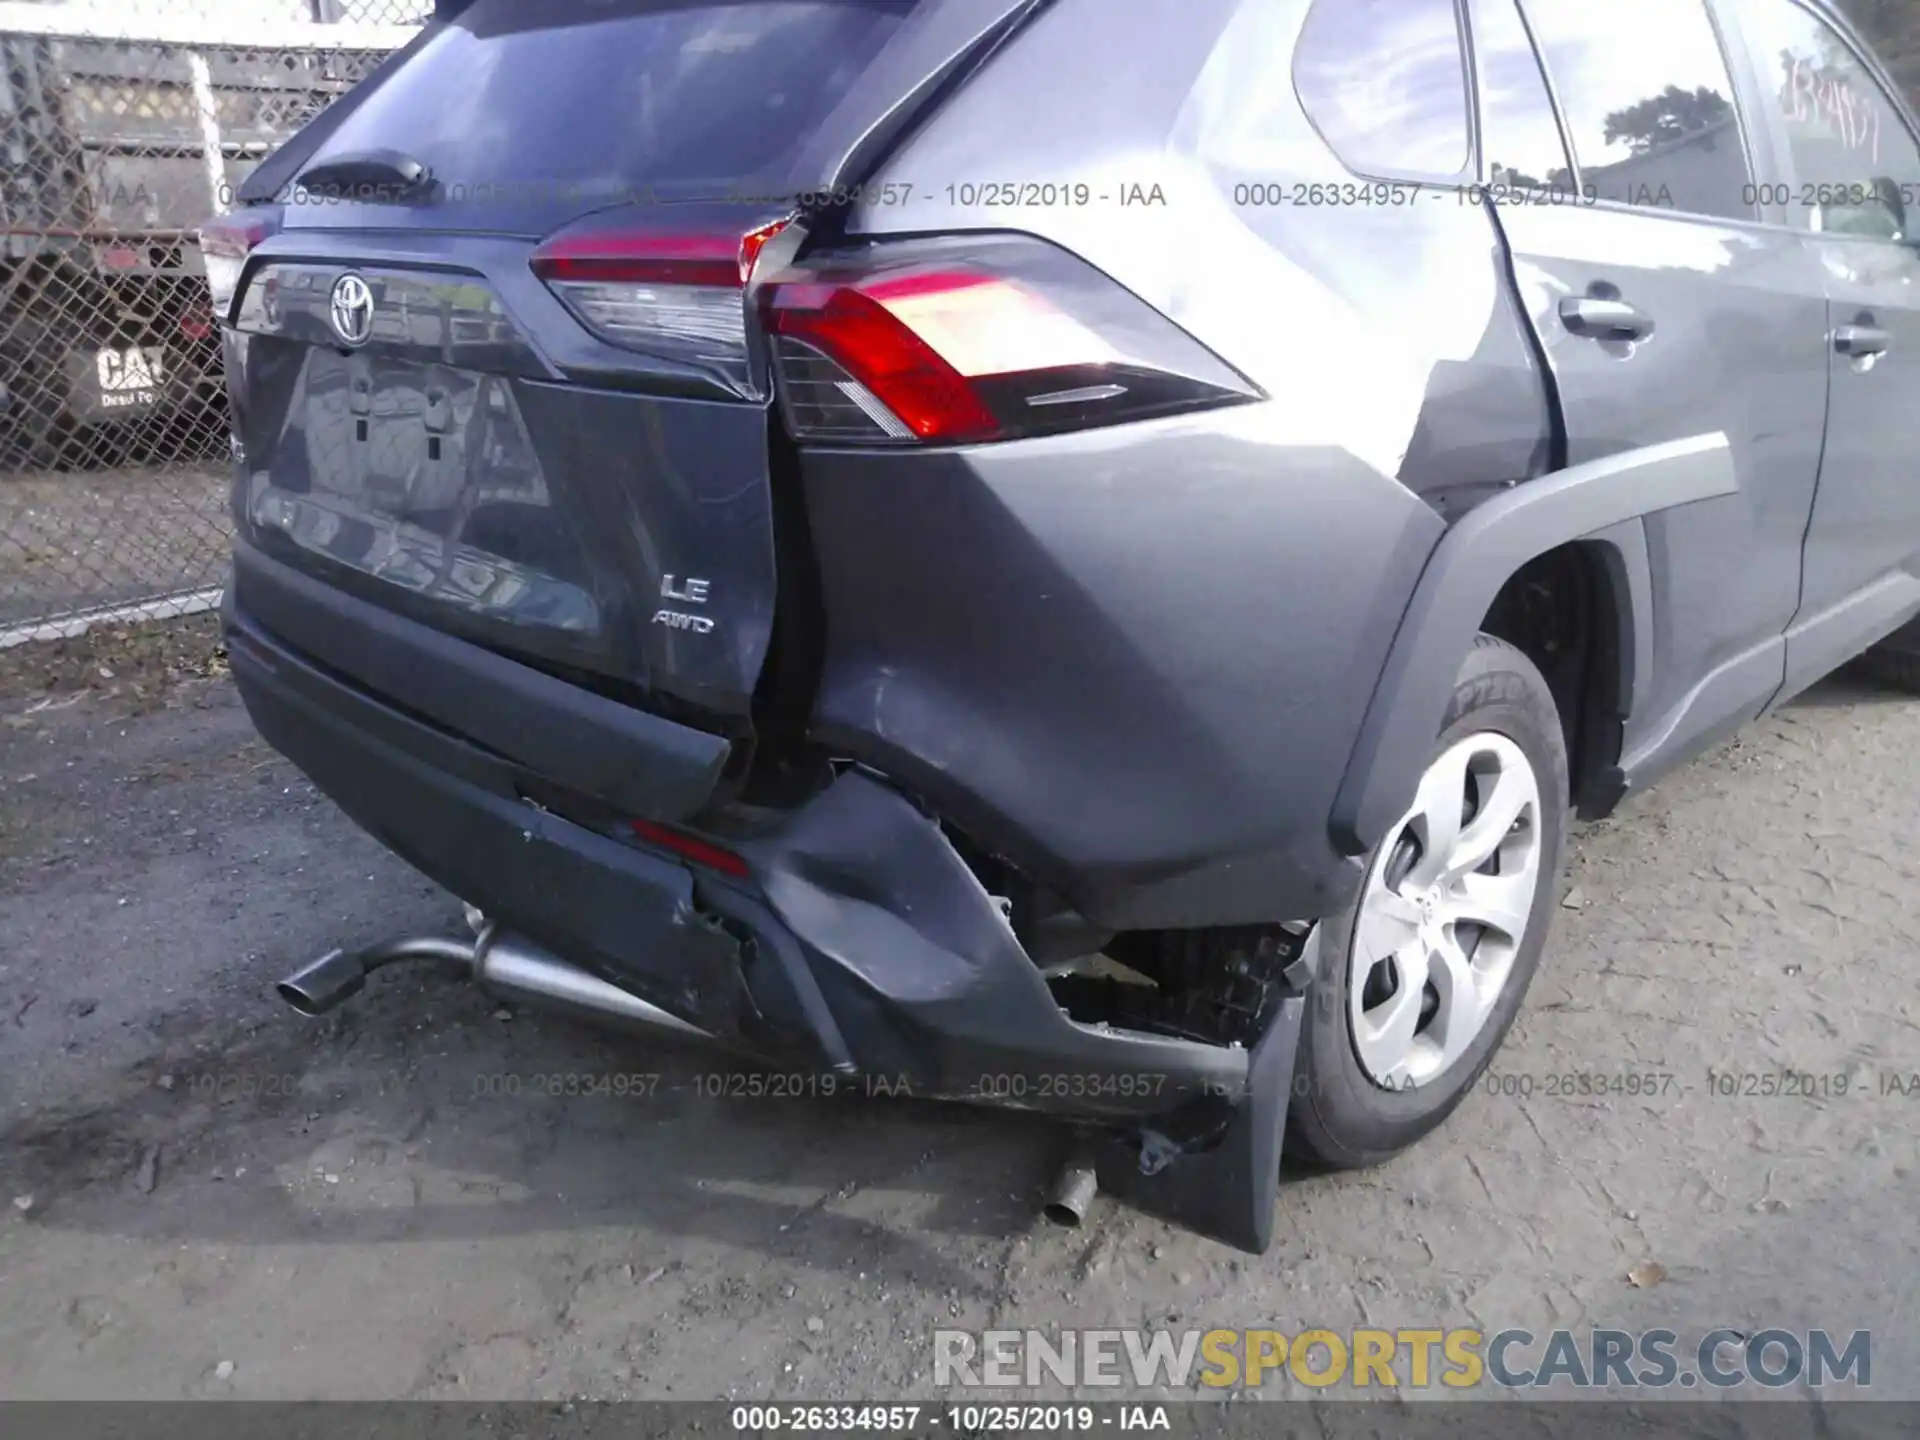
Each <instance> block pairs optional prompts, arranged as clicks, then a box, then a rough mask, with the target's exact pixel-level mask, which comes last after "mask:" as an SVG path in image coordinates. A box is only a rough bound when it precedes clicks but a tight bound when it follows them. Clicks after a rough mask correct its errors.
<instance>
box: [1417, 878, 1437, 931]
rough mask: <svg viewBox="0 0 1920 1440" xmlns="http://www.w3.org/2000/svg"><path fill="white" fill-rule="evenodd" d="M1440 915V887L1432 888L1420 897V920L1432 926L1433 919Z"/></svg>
mask: <svg viewBox="0 0 1920 1440" xmlns="http://www.w3.org/2000/svg"><path fill="white" fill-rule="evenodd" d="M1439 913H1440V887H1439V886H1438V885H1436V886H1434V887H1433V888H1432V889H1431V890H1429V891H1427V893H1426V894H1424V895H1422V896H1421V897H1420V918H1421V920H1423V921H1424V922H1426V923H1427V924H1429V925H1431V924H1433V920H1434V917H1435V916H1436V915H1438V914H1439Z"/></svg>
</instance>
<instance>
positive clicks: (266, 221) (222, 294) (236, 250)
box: [200, 211, 277, 320]
mask: <svg viewBox="0 0 1920 1440" xmlns="http://www.w3.org/2000/svg"><path fill="white" fill-rule="evenodd" d="M276 228H277V226H276V225H275V223H274V221H273V220H272V219H271V218H269V217H268V216H265V215H249V214H247V213H246V212H244V211H242V212H240V213H238V214H234V215H224V216H222V217H220V218H219V219H218V220H209V221H208V222H207V223H206V224H205V225H202V226H201V227H200V254H201V257H202V258H203V259H204V260H205V262H206V267H207V289H208V290H210V291H211V292H212V295H213V314H214V318H215V319H217V320H226V319H228V318H229V317H230V316H231V315H232V314H233V298H234V296H235V295H236V294H237V293H238V292H239V289H240V275H241V272H243V271H244V270H245V269H246V268H247V257H248V256H249V255H251V254H252V253H253V252H254V250H255V249H256V248H257V247H258V246H259V245H260V244H261V243H262V242H263V241H265V240H266V239H267V238H268V237H269V236H270V235H272V234H273V233H274V231H275V229H276Z"/></svg>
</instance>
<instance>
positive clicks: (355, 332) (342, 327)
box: [329, 275, 373, 345]
mask: <svg viewBox="0 0 1920 1440" xmlns="http://www.w3.org/2000/svg"><path fill="white" fill-rule="evenodd" d="M329 308H330V309H331V311H332V314H333V333H334V334H336V335H338V336H339V337H340V339H341V340H342V341H343V342H344V343H346V344H348V345H364V344H366V343H367V340H368V339H369V338H370V337H371V336H372V334H373V290H372V288H371V287H369V286H368V284H367V282H366V281H365V280H362V279H361V278H360V277H359V276H358V275H342V276H341V277H340V278H339V279H338V280H336V281H335V282H334V284H333V301H332V304H331V306H330V307H329Z"/></svg>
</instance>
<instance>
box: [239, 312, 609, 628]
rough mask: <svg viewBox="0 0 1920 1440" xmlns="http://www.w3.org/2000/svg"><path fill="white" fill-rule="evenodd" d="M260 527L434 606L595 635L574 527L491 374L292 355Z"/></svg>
mask: <svg viewBox="0 0 1920 1440" xmlns="http://www.w3.org/2000/svg"><path fill="white" fill-rule="evenodd" d="M248 518H249V519H250V520H251V522H252V523H253V524H254V525H255V526H256V527H258V528H259V529H260V530H261V531H262V532H277V533H278V534H280V535H283V536H285V537H286V538H287V539H288V540H290V541H291V542H292V543H293V544H295V545H297V546H299V547H300V548H302V549H305V550H307V551H310V552H312V553H314V554H317V555H320V556H323V557H324V558H326V559H327V560H330V561H332V562H334V563H336V564H339V565H345V566H348V567H350V568H352V569H354V570H357V571H360V572H361V573H363V574H365V575H368V576H371V577H373V578H375V579H377V580H380V581H382V582H384V583H386V584H389V585H394V586H398V587H400V588H401V589H404V590H407V591H410V592H412V593H413V594H414V595H416V596H418V597H421V598H423V599H426V600H429V601H432V602H435V603H437V604H441V605H445V606H448V607H452V608H456V609H459V610H462V611H466V612H469V613H471V614H474V615H477V616H481V617H484V618H487V619H492V620H499V621H505V622H509V623H511V624H513V625H515V626H520V627H527V626H532V627H539V628H544V629H549V630H559V631H564V632H569V633H573V634H579V635H591V634H596V633H598V632H599V630H600V629H601V626H602V616H601V613H600V607H599V605H598V603H597V602H596V600H595V598H594V595H593V592H592V589H591V585H590V580H589V573H590V572H589V565H588V561H587V558H586V554H585V551H584V548H583V546H582V544H581V541H580V538H579V535H578V532H577V530H576V528H575V524H574V517H572V516H571V515H569V514H568V513H567V510H566V507H565V506H564V505H563V504H562V503H561V501H560V498H559V496H558V495H557V494H556V491H555V488H554V486H553V485H552V484H551V483H550V480H549V477H548V475H547V474H546V472H545V470H544V468H543V466H542V464H541V462H540V459H539V456H538V455H537V454H536V452H535V447H534V442H533V439H532V436H531V435H530V434H529V432H528V429H527V425H526V421H525V417H524V416H523V415H522V413H521V409H520V404H519V401H518V398H517V396H516V394H515V390H514V381H513V380H512V379H511V377H508V376H504V375H495V374H487V373H483V372H479V371H473V370H465V369H460V368H458V367H455V366H450V365H439V364H432V363H427V362H422V361H419V360H415V359H412V358H407V357H398V356H394V355H390V354H383V353H379V352H346V353H342V352H340V351H337V350H331V349H324V348H313V349H310V350H308V351H307V353H306V357H305V361H304V364H303V367H302V371H301V374H300V377H299V380H298V382H297V384H296V387H295V392H294V394H293V396H292V403H291V404H290V405H289V406H288V408H287V414H286V423H285V427H284V429H283V431H282V434H281V435H280V437H279V442H278V444H277V445H276V446H275V447H274V455H273V461H272V465H271V468H270V469H268V470H264V471H260V472H256V473H255V474H253V475H252V476H251V477H249V486H248Z"/></svg>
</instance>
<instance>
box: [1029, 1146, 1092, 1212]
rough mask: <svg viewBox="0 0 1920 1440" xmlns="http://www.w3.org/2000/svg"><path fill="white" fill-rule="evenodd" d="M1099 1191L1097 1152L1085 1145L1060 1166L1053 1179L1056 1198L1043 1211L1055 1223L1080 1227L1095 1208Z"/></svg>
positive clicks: (1048, 1202) (1054, 1196)
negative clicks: (1094, 1201) (1095, 1161)
mask: <svg viewBox="0 0 1920 1440" xmlns="http://www.w3.org/2000/svg"><path fill="white" fill-rule="evenodd" d="M1099 1193H1100V1176H1099V1173H1098V1171H1097V1169H1096V1167H1095V1164H1094V1151H1093V1148H1092V1147H1091V1146H1086V1145H1083V1146H1082V1147H1081V1148H1080V1149H1078V1150H1076V1151H1075V1152H1074V1153H1073V1155H1072V1157H1071V1158H1069V1159H1068V1161H1067V1163H1066V1164H1065V1165H1064V1166H1062V1167H1061V1169H1060V1177H1059V1178H1058V1179H1057V1180H1055V1181H1054V1182H1053V1198H1052V1199H1051V1200H1049V1201H1047V1204H1046V1208H1045V1209H1044V1210H1043V1211H1042V1212H1041V1213H1042V1214H1044V1215H1045V1216H1046V1217H1047V1219H1049V1220H1051V1221H1052V1222H1053V1223H1054V1224H1056V1225H1060V1226H1064V1227H1066V1228H1067V1229H1070V1230H1071V1229H1077V1228H1078V1227H1079V1226H1080V1225H1082V1224H1083V1223H1085V1221H1086V1218H1087V1211H1089V1210H1090V1209H1092V1208H1093V1197H1094V1196H1095V1195H1097V1194H1099Z"/></svg>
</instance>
